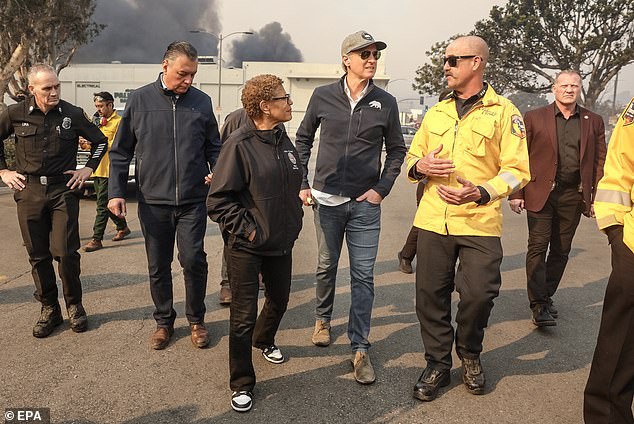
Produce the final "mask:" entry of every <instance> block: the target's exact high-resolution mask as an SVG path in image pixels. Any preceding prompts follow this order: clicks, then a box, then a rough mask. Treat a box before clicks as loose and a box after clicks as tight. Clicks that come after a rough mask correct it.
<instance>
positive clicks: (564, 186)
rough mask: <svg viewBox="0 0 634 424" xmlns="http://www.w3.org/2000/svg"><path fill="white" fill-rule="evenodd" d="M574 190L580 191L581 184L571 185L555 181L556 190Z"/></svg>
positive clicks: (554, 187)
mask: <svg viewBox="0 0 634 424" xmlns="http://www.w3.org/2000/svg"><path fill="white" fill-rule="evenodd" d="M572 188H574V189H575V190H579V189H580V188H581V183H580V182H577V183H570V182H565V181H555V182H554V183H553V189H556V190H567V189H572Z"/></svg>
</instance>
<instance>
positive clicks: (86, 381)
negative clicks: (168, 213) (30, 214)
mask: <svg viewBox="0 0 634 424" xmlns="http://www.w3.org/2000/svg"><path fill="white" fill-rule="evenodd" d="M94 208H95V203H94V200H92V199H84V200H82V201H81V216H80V234H81V238H82V244H83V243H86V242H87V241H88V240H89V238H90V236H91V235H92V223H93V218H94ZM414 211H415V185H413V184H410V183H408V182H407V181H406V180H405V178H404V177H403V176H401V177H399V180H398V181H397V184H396V185H395V187H394V190H393V191H392V194H391V195H390V196H388V197H387V198H386V199H385V201H384V202H383V205H382V229H381V240H380V247H379V254H378V258H377V263H376V269H375V277H376V279H375V290H376V298H375V304H374V313H373V320H372V332H371V334H370V341H371V343H372V348H371V358H372V362H373V364H374V367H375V369H376V373H377V381H376V383H375V384H373V385H370V386H361V385H359V384H357V383H356V382H355V381H354V379H353V377H352V374H351V371H352V367H351V364H350V357H351V354H350V347H349V341H348V338H347V334H346V328H347V316H348V309H349V306H350V288H349V281H350V277H349V267H348V260H347V253H344V254H343V255H342V260H341V264H340V267H339V280H338V289H337V294H336V299H335V310H334V317H333V322H332V325H333V327H332V332H333V335H334V343H333V344H332V345H331V346H330V347H326V348H320V347H316V346H313V345H312V344H311V342H310V335H311V332H312V329H313V325H314V318H313V317H314V315H313V309H314V284H315V277H314V271H315V265H316V257H317V252H316V250H317V249H316V240H315V231H314V225H313V214H312V211H311V210H309V209H307V210H306V211H305V216H304V229H303V230H302V233H301V235H300V238H299V240H298V241H297V243H296V246H295V249H294V251H293V254H294V264H293V287H292V293H291V299H290V304H289V307H288V311H287V313H286V315H285V316H284V319H283V320H282V324H281V327H280V331H279V332H278V336H277V339H276V343H277V344H278V346H279V347H280V348H281V349H282V351H283V352H284V354H285V355H287V357H288V360H287V362H285V363H284V364H281V365H274V364H271V363H268V362H267V361H265V360H264V358H262V356H261V355H260V351H258V350H254V351H253V361H254V366H255V370H256V374H257V378H258V383H257V386H256V389H255V404H254V408H253V410H252V411H251V412H249V413H247V414H239V413H236V412H234V411H233V410H232V409H231V407H230V404H229V402H230V395H231V392H230V390H229V386H228V376H229V371H228V330H229V325H228V319H229V310H228V308H226V307H223V306H220V305H218V302H217V297H216V296H217V292H218V290H219V281H220V255H221V252H222V239H221V236H220V234H219V231H218V227H217V225H216V224H214V223H212V222H211V221H209V225H208V227H207V235H206V238H205V247H206V251H207V258H208V261H209V280H208V287H207V298H206V305H207V315H206V322H207V327H208V329H209V330H210V333H211V344H210V346H209V348H208V349H197V348H195V347H194V346H193V345H192V343H191V341H190V339H189V331H188V327H187V321H186V319H185V317H184V287H183V274H182V271H181V269H180V266H179V264H178V262H177V260H176V256H175V261H174V264H173V267H172V272H173V277H174V300H175V309H176V311H177V313H178V318H177V320H176V330H175V334H174V337H173V339H172V341H171V342H170V345H169V347H168V348H167V349H165V350H163V351H155V350H152V349H151V348H150V347H149V344H148V341H149V338H150V336H151V334H152V332H153V331H154V328H155V324H154V320H153V318H152V311H153V305H152V300H151V298H150V293H149V288H148V275H147V262H146V257H145V250H144V243H143V236H142V234H141V231H140V226H139V222H138V218H137V215H136V201H135V200H134V199H131V200H130V201H129V215H128V221H129V225H130V228H131V229H132V234H131V236H130V237H129V238H127V239H126V240H124V241H121V242H112V241H110V240H109V239H110V238H111V237H112V236H113V235H114V232H115V231H114V228H113V227H112V226H111V223H110V224H109V226H108V230H107V233H106V239H105V242H104V249H102V250H99V251H96V252H92V253H83V252H82V253H81V260H82V262H81V264H82V274H81V277H82V285H83V288H84V306H85V307H86V310H87V312H88V314H89V330H88V331H87V332H86V333H82V334H75V333H73V332H72V331H71V330H70V328H69V326H68V321H67V320H66V321H65V322H64V324H63V325H61V326H60V327H58V329H57V330H56V331H55V332H54V333H53V334H52V335H51V336H49V337H48V338H45V339H36V338H34V337H33V336H32V335H31V329H32V326H33V324H34V323H35V321H36V320H37V318H38V316H39V304H38V303H37V302H36V301H35V300H34V299H33V290H34V285H33V281H32V277H31V273H30V265H29V262H28V257H27V254H26V251H25V249H24V247H23V246H22V239H21V236H20V232H19V229H18V224H17V217H16V209H15V203H14V202H13V196H12V194H11V192H10V191H9V190H8V189H6V188H0V234H1V235H2V237H1V239H2V241H1V243H0V252H1V254H0V382H1V383H0V384H1V387H2V389H0V408H50V415H51V421H52V422H54V423H85V424H88V423H126V424H141V423H148V424H150V423H152V424H154V423H195V424H203V423H217V422H218V423H219V422H228V423H232V422H236V423H237V422H258V423H264V422H266V423H291V422H292V423H526V422H544V421H546V422H549V423H557V424H559V423H581V422H582V400H583V389H584V386H585V382H586V379H587V376H588V372H589V365H590V362H591V359H592V354H593V351H594V346H595V342H596V335H597V331H598V326H599V320H600V314H601V306H602V299H603V294H604V291H605V285H606V281H607V277H608V275H609V272H610V255H609V248H608V245H607V239H606V237H605V236H604V235H603V234H601V233H600V232H599V231H598V230H597V228H596V224H595V222H594V220H591V219H587V218H582V222H581V225H580V226H579V229H578V231H577V236H576V238H575V241H574V245H573V251H572V253H571V256H570V262H569V263H568V268H567V270H566V273H565V275H564V278H563V281H562V284H561V286H560V289H559V291H558V293H557V294H556V296H555V297H554V301H555V304H556V306H557V308H558V310H559V319H558V320H557V324H558V325H557V326H556V327H550V328H544V329H536V328H535V327H534V326H533V324H532V323H531V321H530V311H529V308H528V301H527V298H526V277H525V270H524V258H525V253H526V241H527V228H526V216H525V215H522V216H517V215H515V214H513V213H512V212H511V211H510V209H509V208H508V206H507V204H506V201H504V206H503V212H504V221H505V223H504V236H503V246H504V253H505V257H504V261H503V263H502V279H503V283H502V289H501V292H500V296H499V298H497V299H496V301H495V307H494V308H493V313H492V315H491V318H490V321H489V328H488V329H487V332H486V337H485V341H484V352H483V354H482V363H483V367H484V370H485V372H486V377H487V383H488V389H487V392H486V394H484V395H482V396H474V395H471V394H469V393H468V392H467V391H466V389H465V388H464V387H463V385H462V383H461V371H462V369H461V367H460V361H459V360H458V359H457V357H455V355H454V369H453V370H452V373H451V376H452V382H451V384H450V385H449V386H448V387H447V388H445V389H444V390H442V391H441V394H440V396H439V397H438V399H436V400H435V401H433V402H427V403H423V402H420V401H418V400H415V399H413V397H412V388H413V385H414V383H415V382H416V380H417V378H418V376H419V375H420V373H421V371H422V369H423V366H424V360H423V346H422V342H421V338H420V332H419V324H418V320H417V318H416V313H415V309H414V275H407V274H403V273H401V272H399V271H398V268H397V260H396V253H397V252H398V251H399V250H400V248H401V246H402V244H403V242H404V240H405V237H406V235H407V233H408V231H409V229H410V226H411V222H412V218H413V214H414ZM423 254H427V255H433V254H434V252H424V253H423ZM60 293H61V285H60ZM456 305H457V297H456V298H454V303H453V307H454V314H455V308H456Z"/></svg>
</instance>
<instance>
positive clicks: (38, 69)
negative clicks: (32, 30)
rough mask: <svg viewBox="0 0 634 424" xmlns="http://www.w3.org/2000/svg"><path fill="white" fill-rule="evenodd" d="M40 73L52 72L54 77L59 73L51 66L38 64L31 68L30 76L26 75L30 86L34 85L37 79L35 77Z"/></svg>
mask: <svg viewBox="0 0 634 424" xmlns="http://www.w3.org/2000/svg"><path fill="white" fill-rule="evenodd" d="M40 72H50V73H51V74H53V75H57V73H56V72H55V69H53V67H52V66H51V65H48V64H46V63H36V64H35V65H33V66H31V68H30V69H29V72H28V74H27V75H26V77H27V79H28V81H29V84H33V80H34V79H35V76H36V75H37V74H39V73H40Z"/></svg>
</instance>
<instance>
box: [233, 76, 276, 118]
mask: <svg viewBox="0 0 634 424" xmlns="http://www.w3.org/2000/svg"><path fill="white" fill-rule="evenodd" d="M282 84H284V81H282V79H281V78H280V77H277V76H275V75H271V74H263V75H257V76H255V77H253V78H251V79H250V80H249V81H247V82H246V83H245V84H244V89H242V98H241V100H242V107H244V110H245V111H246V112H247V115H249V118H251V119H255V118H259V117H260V116H261V115H262V109H260V102H261V101H263V100H264V101H267V100H271V98H272V97H273V94H274V92H275V90H276V89H277V87H279V86H281V85H282Z"/></svg>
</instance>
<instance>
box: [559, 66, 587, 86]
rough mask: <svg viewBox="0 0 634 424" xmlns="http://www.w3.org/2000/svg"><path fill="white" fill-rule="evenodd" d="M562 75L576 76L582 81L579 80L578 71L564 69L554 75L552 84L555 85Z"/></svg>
mask: <svg viewBox="0 0 634 424" xmlns="http://www.w3.org/2000/svg"><path fill="white" fill-rule="evenodd" d="M562 75H576V76H578V77H579V79H580V80H582V81H583V78H581V74H580V73H579V71H575V70H574V69H564V70H563V71H560V72H557V74H556V75H555V80H554V81H553V83H554V84H555V83H557V80H558V79H559V77H560V76H562Z"/></svg>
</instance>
